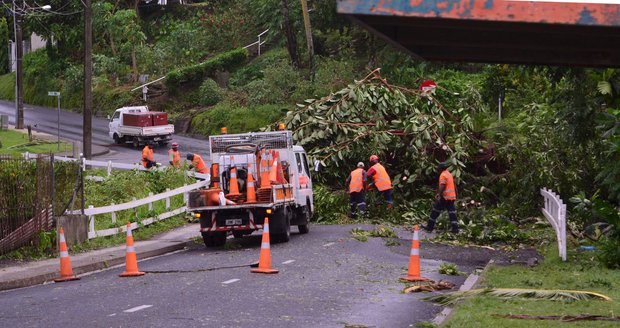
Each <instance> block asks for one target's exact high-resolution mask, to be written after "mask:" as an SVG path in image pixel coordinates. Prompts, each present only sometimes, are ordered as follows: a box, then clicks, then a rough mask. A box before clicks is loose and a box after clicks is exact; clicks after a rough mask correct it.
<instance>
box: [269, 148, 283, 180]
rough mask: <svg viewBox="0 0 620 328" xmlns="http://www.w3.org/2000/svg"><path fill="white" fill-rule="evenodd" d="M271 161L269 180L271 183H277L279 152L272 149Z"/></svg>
mask: <svg viewBox="0 0 620 328" xmlns="http://www.w3.org/2000/svg"><path fill="white" fill-rule="evenodd" d="M272 156H273V162H271V170H270V171H269V181H270V182H272V183H275V184H277V183H278V162H279V160H280V153H278V151H276V150H273V155H272Z"/></svg>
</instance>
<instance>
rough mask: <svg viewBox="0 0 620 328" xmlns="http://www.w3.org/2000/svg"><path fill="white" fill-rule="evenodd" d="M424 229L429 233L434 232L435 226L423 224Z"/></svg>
mask: <svg viewBox="0 0 620 328" xmlns="http://www.w3.org/2000/svg"><path fill="white" fill-rule="evenodd" d="M422 229H423V230H424V231H426V232H428V233H430V232H433V230H434V228H433V226H429V225H424V224H423V225H422Z"/></svg>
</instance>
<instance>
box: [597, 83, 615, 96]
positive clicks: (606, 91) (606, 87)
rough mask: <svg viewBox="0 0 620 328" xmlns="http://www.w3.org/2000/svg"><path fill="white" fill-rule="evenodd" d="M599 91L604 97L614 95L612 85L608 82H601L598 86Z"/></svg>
mask: <svg viewBox="0 0 620 328" xmlns="http://www.w3.org/2000/svg"><path fill="white" fill-rule="evenodd" d="M597 89H598V92H600V93H601V94H603V95H611V93H612V89H611V83H609V82H607V81H599V82H598V85H597Z"/></svg>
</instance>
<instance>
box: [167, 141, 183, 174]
mask: <svg viewBox="0 0 620 328" xmlns="http://www.w3.org/2000/svg"><path fill="white" fill-rule="evenodd" d="M168 158H169V160H170V165H172V166H173V167H177V168H178V167H181V152H179V144H178V143H176V142H173V143H172V149H169V150H168Z"/></svg>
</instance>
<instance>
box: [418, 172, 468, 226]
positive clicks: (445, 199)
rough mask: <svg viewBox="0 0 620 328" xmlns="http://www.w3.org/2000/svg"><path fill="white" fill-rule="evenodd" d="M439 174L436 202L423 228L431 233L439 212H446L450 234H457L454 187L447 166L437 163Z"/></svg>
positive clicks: (452, 178)
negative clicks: (448, 218)
mask: <svg viewBox="0 0 620 328" xmlns="http://www.w3.org/2000/svg"><path fill="white" fill-rule="evenodd" d="M437 171H438V172H439V185H438V187H437V195H435V198H436V199H437V201H436V202H435V205H433V210H432V211H431V217H430V218H429V219H428V224H427V225H426V226H424V227H423V228H424V230H426V231H428V232H432V231H433V229H434V228H435V222H436V220H437V217H439V214H441V211H443V210H444V209H446V210H448V216H449V217H450V226H451V228H452V229H451V231H452V233H459V222H458V221H457V219H456V207H455V206H454V203H455V202H456V186H455V185H454V177H453V176H452V174H451V173H450V171H448V164H446V163H439V165H438V166H437Z"/></svg>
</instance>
